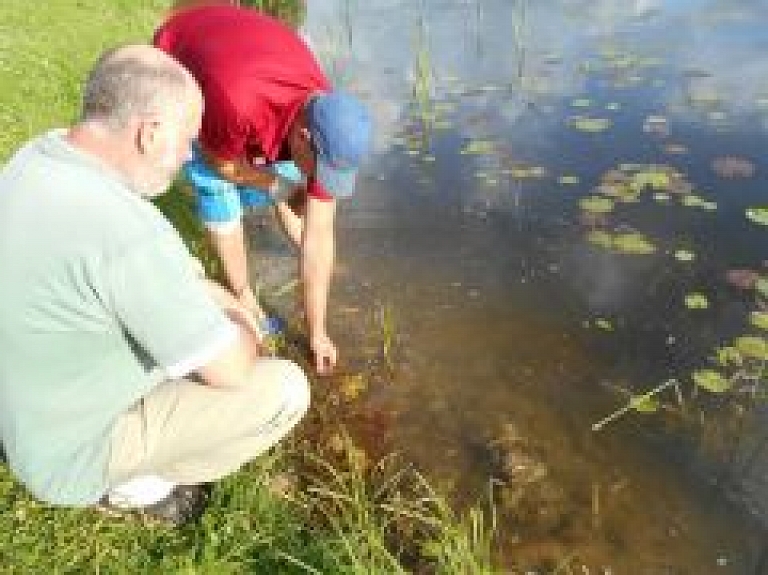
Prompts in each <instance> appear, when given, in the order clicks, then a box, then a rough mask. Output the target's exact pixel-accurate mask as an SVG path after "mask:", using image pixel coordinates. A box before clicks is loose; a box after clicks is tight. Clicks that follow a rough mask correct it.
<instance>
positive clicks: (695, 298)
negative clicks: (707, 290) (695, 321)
mask: <svg viewBox="0 0 768 575" xmlns="http://www.w3.org/2000/svg"><path fill="white" fill-rule="evenodd" d="M685 307H687V308H688V309H707V308H708V307H709V300H708V299H707V296H705V295H704V294H702V293H689V294H688V295H686V296H685Z"/></svg>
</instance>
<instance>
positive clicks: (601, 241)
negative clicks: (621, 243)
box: [587, 230, 613, 249]
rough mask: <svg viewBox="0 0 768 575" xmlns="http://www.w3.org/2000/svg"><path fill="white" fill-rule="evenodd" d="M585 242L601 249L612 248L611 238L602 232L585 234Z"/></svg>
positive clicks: (596, 231)
mask: <svg viewBox="0 0 768 575" xmlns="http://www.w3.org/2000/svg"><path fill="white" fill-rule="evenodd" d="M587 241H588V242H589V243H591V244H594V245H596V246H600V247H601V248H606V249H611V248H613V236H612V235H611V234H609V233H608V232H605V231H603V230H592V231H591V232H589V233H588V234H587Z"/></svg>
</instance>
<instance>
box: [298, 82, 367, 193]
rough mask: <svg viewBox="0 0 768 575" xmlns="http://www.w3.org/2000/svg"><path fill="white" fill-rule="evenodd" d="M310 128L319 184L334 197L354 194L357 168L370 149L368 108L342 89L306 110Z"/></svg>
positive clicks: (317, 97)
mask: <svg viewBox="0 0 768 575" xmlns="http://www.w3.org/2000/svg"><path fill="white" fill-rule="evenodd" d="M307 128H308V129H309V132H310V134H311V135H312V140H313V142H314V145H315V150H316V154H317V155H316V160H317V172H316V176H317V180H318V182H319V183H320V184H321V185H322V186H323V187H324V188H325V189H326V190H327V191H328V193H329V194H331V195H332V196H334V197H342V198H343V197H347V196H350V195H352V194H353V193H354V192H355V179H356V177H357V169H358V168H359V166H360V163H361V162H362V160H363V158H364V157H365V156H366V154H367V153H368V151H369V149H370V147H371V132H372V121H371V116H370V114H369V113H368V110H367V109H366V107H365V106H364V105H363V103H362V102H360V100H358V99H357V98H355V97H354V96H352V95H350V94H347V93H345V92H342V91H340V90H334V91H331V92H327V93H324V94H320V95H318V96H316V97H315V98H314V99H312V101H311V102H310V104H309V106H308V108H307Z"/></svg>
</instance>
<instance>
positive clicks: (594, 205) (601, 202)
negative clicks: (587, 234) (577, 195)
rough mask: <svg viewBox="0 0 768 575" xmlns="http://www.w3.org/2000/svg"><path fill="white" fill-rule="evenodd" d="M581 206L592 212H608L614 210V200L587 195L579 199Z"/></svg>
mask: <svg viewBox="0 0 768 575" xmlns="http://www.w3.org/2000/svg"><path fill="white" fill-rule="evenodd" d="M579 207H581V209H582V210H584V211H585V212H589V213H592V214H607V213H608V212H610V211H612V210H613V200H611V199H610V198H603V197H601V196H587V197H586V198H582V199H581V200H580V201H579Z"/></svg>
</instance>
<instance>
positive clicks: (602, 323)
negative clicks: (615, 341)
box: [595, 318, 613, 331]
mask: <svg viewBox="0 0 768 575" xmlns="http://www.w3.org/2000/svg"><path fill="white" fill-rule="evenodd" d="M595 327H597V328H600V329H602V330H603V331H613V324H612V323H611V322H610V321H608V320H607V319H603V318H598V319H596V320H595Z"/></svg>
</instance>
